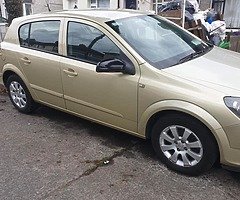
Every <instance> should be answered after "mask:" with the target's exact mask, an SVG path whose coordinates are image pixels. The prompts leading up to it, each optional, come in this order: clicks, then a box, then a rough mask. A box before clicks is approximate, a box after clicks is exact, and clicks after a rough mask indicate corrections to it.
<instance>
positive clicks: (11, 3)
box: [5, 0, 23, 24]
mask: <svg viewBox="0 0 240 200" xmlns="http://www.w3.org/2000/svg"><path fill="white" fill-rule="evenodd" d="M5 7H6V10H7V12H8V23H9V24H10V23H11V22H12V20H13V19H14V18H16V17H21V16H22V15H23V0H5Z"/></svg>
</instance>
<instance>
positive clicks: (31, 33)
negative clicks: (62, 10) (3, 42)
mask: <svg viewBox="0 0 240 200" xmlns="http://www.w3.org/2000/svg"><path fill="white" fill-rule="evenodd" d="M59 28H60V21H41V22H34V23H31V24H25V25H23V26H21V27H20V30H19V41H20V45H21V46H23V47H29V48H33V49H36V50H41V51H46V52H52V53H58V39H59ZM29 29H30V30H29Z"/></svg>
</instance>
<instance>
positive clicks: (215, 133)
mask: <svg viewBox="0 0 240 200" xmlns="http://www.w3.org/2000/svg"><path fill="white" fill-rule="evenodd" d="M0 77H1V80H2V81H1V82H3V83H4V85H5V86H6V88H7V89H8V93H9V97H10V99H11V101H12V103H13V105H14V106H15V107H16V109H18V110H19V111H20V112H23V113H29V112H32V111H33V110H34V109H35V108H37V105H38V104H39V103H40V104H45V105H48V106H51V107H53V108H56V109H59V110H62V111H65V112H68V113H72V114H74V115H77V116H80V117H83V118H86V119H89V120H92V121H95V122H97V123H101V124H104V125H107V126H110V127H112V128H115V129H118V130H121V131H124V132H127V133H130V134H133V135H136V136H138V137H141V138H149V139H151V141H152V145H153V148H154V150H155V151H156V154H157V155H158V157H159V158H160V160H161V161H162V162H163V163H165V164H166V165H167V166H168V167H169V168H171V169H173V170H176V171H178V172H181V173H185V174H189V175H198V174H201V173H203V172H205V171H207V170H209V169H210V168H211V167H212V166H213V165H214V164H215V163H216V162H219V161H220V163H221V164H222V165H223V166H225V167H228V168H230V169H235V170H236V169H239V168H240V89H239V86H240V54H238V53H234V52H230V51H228V50H223V49H220V48H218V47H213V46H212V45H210V44H207V43H205V42H203V41H201V40H200V39H199V38H197V37H195V36H194V35H192V34H190V33H188V32H187V31H185V30H184V29H182V28H180V27H178V26H177V25H174V24H173V23H171V22H170V21H168V20H166V19H164V18H161V17H159V16H157V15H153V14H151V13H142V12H138V11H129V10H119V11H113V10H82V11H81V10H74V11H59V12H55V13H51V14H39V15H32V16H27V17H21V18H17V19H14V21H13V22H12V24H11V26H10V27H9V30H8V32H7V34H6V37H5V39H4V41H3V42H2V43H1V52H0Z"/></svg>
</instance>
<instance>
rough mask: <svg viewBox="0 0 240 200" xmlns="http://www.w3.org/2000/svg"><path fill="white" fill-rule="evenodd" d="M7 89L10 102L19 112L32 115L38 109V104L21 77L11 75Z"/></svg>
mask: <svg viewBox="0 0 240 200" xmlns="http://www.w3.org/2000/svg"><path fill="white" fill-rule="evenodd" d="M6 87H7V90H8V95H9V97H10V100H11V102H12V104H13V105H14V106H15V108H16V109H17V110H18V111H20V112H22V113H31V112H33V111H34V110H35V109H36V108H37V104H36V103H35V102H34V100H33V98H32V96H31V94H30V92H29V91H28V89H27V87H26V85H25V84H24V82H23V81H22V79H21V78H20V77H19V76H17V75H15V74H14V75H11V76H10V77H9V78H8V79H7V84H6Z"/></svg>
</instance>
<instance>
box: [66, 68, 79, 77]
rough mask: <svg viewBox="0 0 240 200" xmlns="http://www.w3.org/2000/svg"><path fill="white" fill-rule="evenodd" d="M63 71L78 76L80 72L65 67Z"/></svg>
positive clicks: (71, 75) (70, 75)
mask: <svg viewBox="0 0 240 200" xmlns="http://www.w3.org/2000/svg"><path fill="white" fill-rule="evenodd" d="M63 72H64V73H65V74H67V75H68V76H69V77H73V76H77V75H78V73H77V72H75V71H74V70H73V69H70V68H69V69H64V70H63Z"/></svg>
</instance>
